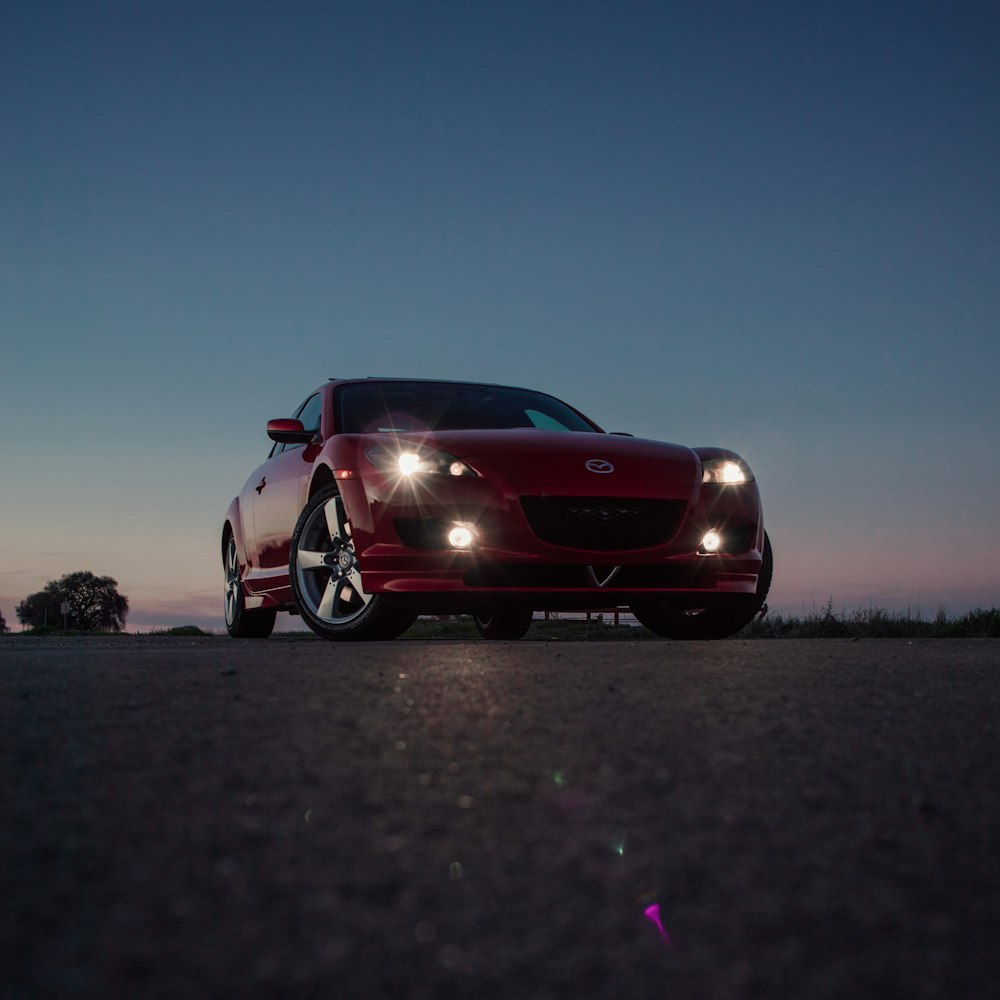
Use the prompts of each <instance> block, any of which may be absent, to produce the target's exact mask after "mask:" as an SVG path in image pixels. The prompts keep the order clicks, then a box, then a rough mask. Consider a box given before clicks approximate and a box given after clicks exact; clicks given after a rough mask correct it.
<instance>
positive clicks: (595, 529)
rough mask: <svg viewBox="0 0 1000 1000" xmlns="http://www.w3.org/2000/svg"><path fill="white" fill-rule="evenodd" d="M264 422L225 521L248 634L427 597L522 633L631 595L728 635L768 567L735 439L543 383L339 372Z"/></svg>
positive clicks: (383, 630)
mask: <svg viewBox="0 0 1000 1000" xmlns="http://www.w3.org/2000/svg"><path fill="white" fill-rule="evenodd" d="M267 434H268V437H269V438H270V439H271V440H272V441H273V442H274V446H273V447H272V448H271V453H270V455H269V456H268V458H267V461H265V462H264V464H263V465H261V466H260V468H258V469H257V470H256V471H255V472H254V474H253V475H252V476H251V477H250V479H249V480H248V481H247V484H246V486H244V487H243V491H242V492H241V493H240V495H239V496H238V497H237V498H236V499H235V500H233V502H232V504H230V507H229V510H228V512H227V513H226V522H225V525H224V527H223V530H222V559H223V564H224V566H225V574H226V594H225V599H226V625H227V627H228V630H229V634H230V635H232V636H235V637H238V638H244V637H256V638H262V637H264V636H267V635H269V634H270V632H271V630H272V629H273V627H274V620H275V615H276V614H277V612H278V611H289V612H291V613H292V614H300V615H301V616H302V617H303V618H304V619H305V621H306V623H307V624H308V625H309V627H310V628H311V629H312V630H313V631H314V632H316V633H317V634H319V635H321V636H323V638H325V639H389V638H394V637H396V636H398V635H401V634H402V633H403V632H405V631H406V629H407V628H409V627H410V625H411V624H412V623H413V621H414V620H415V619H416V617H417V615H419V614H430V613H468V614H471V615H472V616H473V617H474V620H475V623H476V626H477V628H478V629H479V631H480V633H481V634H482V635H484V636H486V637H487V638H505V639H516V638H519V637H520V636H522V635H524V633H525V632H526V631H527V629H528V626H529V624H530V623H531V618H532V614H533V612H535V611H540V610H551V611H558V610H598V609H604V608H611V607H621V606H625V605H627V606H629V607H631V609H632V611H633V613H634V614H635V616H636V617H637V618H638V619H639V621H640V622H642V623H643V624H644V625H646V626H647V627H648V628H650V629H652V630H653V631H654V632H657V633H659V634H660V635H664V636H669V637H671V638H676V639H716V638H722V637H724V636H728V635H732V634H733V633H735V632H738V631H739V630H740V629H741V628H742V627H743V626H744V625H746V624H747V623H748V622H750V621H751V620H752V619H753V618H754V616H755V615H756V614H757V613H758V612H759V610H760V609H761V606H762V605H763V603H764V598H765V596H766V594H767V590H768V587H769V585H770V582H771V567H772V559H771V546H770V543H769V541H768V538H767V535H766V534H765V532H764V523H763V519H762V517H761V505H760V496H759V494H758V491H757V484H756V483H755V482H754V478H753V474H752V473H751V471H750V469H749V468H748V467H747V464H746V463H745V462H744V461H743V459H741V458H740V457H739V455H736V454H734V453H733V452H731V451H726V450H724V449H721V448H685V447H682V446H680V445H676V444H663V443H660V442H657V441H645V440H641V439H638V438H634V437H631V436H629V435H618V434H607V433H605V432H604V431H602V430H601V428H600V427H598V426H597V424H595V423H594V422H593V421H591V420H590V419H588V418H587V417H585V416H584V415H583V414H582V413H580V412H579V411H578V410H575V409H573V408H572V407H571V406H568V405H567V404H566V403H562V402H560V401H559V400H558V399H555V398H554V397H553V396H548V395H546V394H544V393H541V392H533V391H530V390H527V389H515V388H510V387H507V386H500V385H483V384H478V383H465V382H439V381H422V380H419V381H418V380H410V379H382V378H380V379H331V380H330V381H329V382H327V383H326V384H325V385H323V386H321V387H320V388H319V389H317V390H316V391H315V392H314V393H313V394H312V395H310V396H309V398H308V399H307V400H306V401H305V402H304V403H303V404H302V405H301V406H300V407H299V408H298V409H297V410H296V411H295V415H294V417H292V418H290V419H281V420H271V421H269V422H268V424H267Z"/></svg>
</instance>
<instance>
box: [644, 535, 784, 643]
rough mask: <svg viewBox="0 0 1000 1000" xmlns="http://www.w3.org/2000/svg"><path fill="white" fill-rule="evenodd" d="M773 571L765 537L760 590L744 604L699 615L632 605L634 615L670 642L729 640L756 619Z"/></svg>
mask: <svg viewBox="0 0 1000 1000" xmlns="http://www.w3.org/2000/svg"><path fill="white" fill-rule="evenodd" d="M773 572H774V556H773V554H772V552H771V540H770V539H769V538H768V537H767V535H766V534H765V535H764V553H763V558H762V559H761V564H760V572H759V573H758V574H757V590H756V593H755V594H754V596H753V597H750V598H748V599H747V600H746V601H745V602H744V603H742V604H739V605H736V606H734V607H728V608H705V610H704V611H700V612H698V613H697V614H692V613H690V612H688V611H678V610H676V609H670V608H665V607H663V606H662V605H657V604H639V605H633V606H632V614H634V615H635V616H636V618H638V619H639V621H640V622H642V624H643V625H645V626H646V628H648V629H649V630H650V631H651V632H655V633H656V634H657V635H662V636H664V637H665V638H667V639H695V640H699V639H728V638H729V637H730V636H733V635H736V633H737V632H739V631H740V630H741V629H743V628H746V626H747V625H749V624H750V622H752V621H753V620H754V618H756V617H757V614H758V613H759V612H760V609H761V608H762V607H763V606H764V600H765V598H766V597H767V592H768V590H770V588H771V576H772V575H773Z"/></svg>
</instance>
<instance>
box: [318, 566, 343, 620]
mask: <svg viewBox="0 0 1000 1000" xmlns="http://www.w3.org/2000/svg"><path fill="white" fill-rule="evenodd" d="M338 582H339V581H337V580H336V579H335V578H334V577H332V576H331V577H330V579H329V580H327V583H326V588H325V589H324V590H323V597H322V599H321V600H320V602H319V607H318V608H317V609H316V614H317V615H318V616H319V617H320V618H324V619H326V620H327V621H329V620H330V619H332V618H334V617H335V612H336V608H337V584H338Z"/></svg>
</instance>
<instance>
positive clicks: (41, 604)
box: [17, 571, 128, 632]
mask: <svg viewBox="0 0 1000 1000" xmlns="http://www.w3.org/2000/svg"><path fill="white" fill-rule="evenodd" d="M63 601H65V602H66V603H67V604H69V607H70V611H69V615H68V616H67V617H68V619H69V621H68V624H69V625H70V627H72V628H75V629H79V630H80V631H81V632H92V631H94V630H100V631H105V632H121V630H122V629H123V628H124V627H125V618H126V617H127V616H128V598H127V597H126V596H125V595H124V594H119V593H118V581H117V580H114V579H112V578H111V577H110V576H94V574H93V573H89V572H86V571H80V572H77V573H67V574H66V576H64V577H61V578H60V579H58V580H52V581H50V582H49V583H47V584H46V585H45V587H44V588H43V589H42V590H40V591H38V592H37V593H35V594H31V595H30V596H29V597H26V598H25V599H24V600H23V601H22V602H21V603H20V604H19V605H18V606H17V617H18V620H19V621H20V622H21V624H22V625H27V626H28V627H29V628H40V627H41V626H42V625H49V626H51V627H52V628H62V627H63V614H62V610H61V609H62V603H63Z"/></svg>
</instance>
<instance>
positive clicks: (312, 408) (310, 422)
mask: <svg viewBox="0 0 1000 1000" xmlns="http://www.w3.org/2000/svg"><path fill="white" fill-rule="evenodd" d="M322 415H323V393H321V392H317V393H314V394H313V395H312V396H310V397H309V398H308V399H307V400H306V401H305V402H304V403H303V404H302V405H301V406H300V407H299V408H298V409H297V410H296V411H295V413H294V414H293V416H294V418H295V419H296V420H301V421H302V426H303V427H304V428H305V429H306V430H307V431H318V430H319V425H320V419H321V417H322ZM301 447H302V445H300V444H280V445H275V446H274V449H273V451H272V452H271V455H272V456H274V455H280V454H281V453H282V452H283V451H291V450H292V449H293V448H301Z"/></svg>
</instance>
